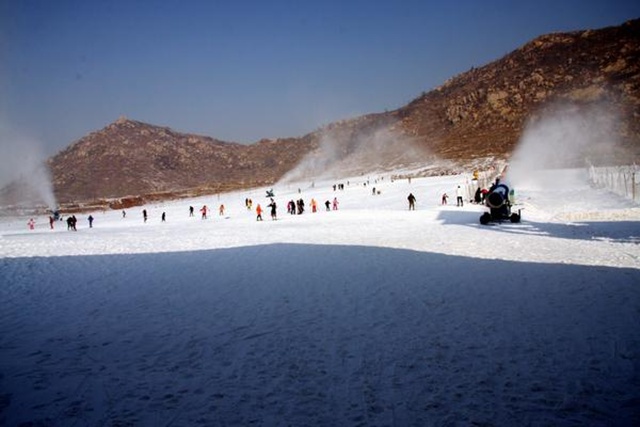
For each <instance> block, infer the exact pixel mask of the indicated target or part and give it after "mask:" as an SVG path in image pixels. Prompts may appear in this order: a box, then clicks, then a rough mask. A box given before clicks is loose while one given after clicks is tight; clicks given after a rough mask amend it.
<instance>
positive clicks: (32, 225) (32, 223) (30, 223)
mask: <svg viewBox="0 0 640 427" xmlns="http://www.w3.org/2000/svg"><path fill="white" fill-rule="evenodd" d="M27 225H28V226H29V230H35V228H36V222H35V220H34V219H33V218H31V219H29V221H28V222H27Z"/></svg>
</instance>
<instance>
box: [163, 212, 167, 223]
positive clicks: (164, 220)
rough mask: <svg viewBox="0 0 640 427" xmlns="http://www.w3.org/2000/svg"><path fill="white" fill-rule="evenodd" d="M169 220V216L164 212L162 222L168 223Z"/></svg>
mask: <svg viewBox="0 0 640 427" xmlns="http://www.w3.org/2000/svg"><path fill="white" fill-rule="evenodd" d="M166 220H167V214H166V213H165V212H162V222H166Z"/></svg>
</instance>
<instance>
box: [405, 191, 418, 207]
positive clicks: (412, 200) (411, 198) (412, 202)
mask: <svg viewBox="0 0 640 427" xmlns="http://www.w3.org/2000/svg"><path fill="white" fill-rule="evenodd" d="M407 200H408V201H409V210H410V211H415V210H416V196H414V195H413V193H409V197H407Z"/></svg>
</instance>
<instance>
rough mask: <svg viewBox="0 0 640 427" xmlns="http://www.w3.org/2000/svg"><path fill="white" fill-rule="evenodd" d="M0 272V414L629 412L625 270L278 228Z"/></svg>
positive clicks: (86, 421)
mask: <svg viewBox="0 0 640 427" xmlns="http://www.w3.org/2000/svg"><path fill="white" fill-rule="evenodd" d="M447 215H448V217H449V218H457V221H460V219H459V218H461V216H460V215H458V214H456V215H455V216H454V215H453V214H447ZM474 217H475V215H474ZM464 218H466V217H464ZM469 219H470V218H469ZM464 221H466V219H464V220H463V223H464ZM458 223H460V222H458ZM469 225H470V226H471V224H469ZM473 226H475V225H473ZM478 226H480V225H478ZM523 226H526V224H523ZM531 226H532V227H536V226H537V225H535V224H534V225H531ZM540 227H543V225H540ZM495 229H497V230H501V229H502V228H501V227H495ZM558 230H560V231H556V232H557V233H564V234H570V233H569V232H566V231H561V230H562V229H561V228H560V227H558ZM547 231H549V230H547ZM541 232H542V231H541ZM0 274H1V276H2V277H3V284H2V287H1V288H0V297H1V298H0V320H1V321H0V361H1V365H0V367H1V371H0V390H2V391H1V392H0V423H4V424H6V425H18V424H20V423H23V422H24V423H29V422H31V423H34V424H35V425H40V424H43V425H63V424H65V425H66V424H73V423H76V424H78V425H102V424H109V425H111V424H113V425H115V424H117V425H128V424H131V425H137V424H144V425H169V424H171V425H193V424H202V425H247V424H261V425H272V424H279V425H282V424H292V425H346V424H348V425H393V424H395V425H420V426H422V425H441V424H452V423H455V422H458V421H460V422H464V423H469V424H482V423H494V424H497V425H508V424H511V425H516V424H520V425H522V424H531V423H534V424H535V423H540V424H546V425H558V424H566V423H577V424H588V423H592V422H599V423H602V424H619V423H622V424H631V423H632V422H634V421H637V418H638V416H639V409H638V408H640V405H637V402H638V399H639V398H640V391H639V390H640V378H639V377H638V372H639V368H640V361H639V355H640V333H639V332H638V329H637V328H636V327H633V326H630V325H636V326H637V324H638V322H639V321H640V288H639V287H638V283H640V270H634V269H622V268H607V267H600V266H598V267H589V266H574V265H555V264H540V263H519V262H510V261H500V260H480V259H472V258H466V257H459V256H449V255H442V254H430V253H423V252H414V251H408V250H398V249H388V248H373V247H357V246H321V245H317V246H316V245H293V244H277V245H267V246H252V247H244V248H234V249H218V250H210V251H194V252H180V253H158V254H142V255H101V256H75V257H60V258H18V259H1V260H0ZM39 423H40V424H39Z"/></svg>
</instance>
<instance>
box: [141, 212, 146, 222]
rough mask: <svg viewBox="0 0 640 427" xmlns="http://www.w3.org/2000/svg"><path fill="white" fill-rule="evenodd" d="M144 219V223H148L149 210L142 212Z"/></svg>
mask: <svg viewBox="0 0 640 427" xmlns="http://www.w3.org/2000/svg"><path fill="white" fill-rule="evenodd" d="M142 218H143V219H144V222H147V210H146V209H143V210H142Z"/></svg>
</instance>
